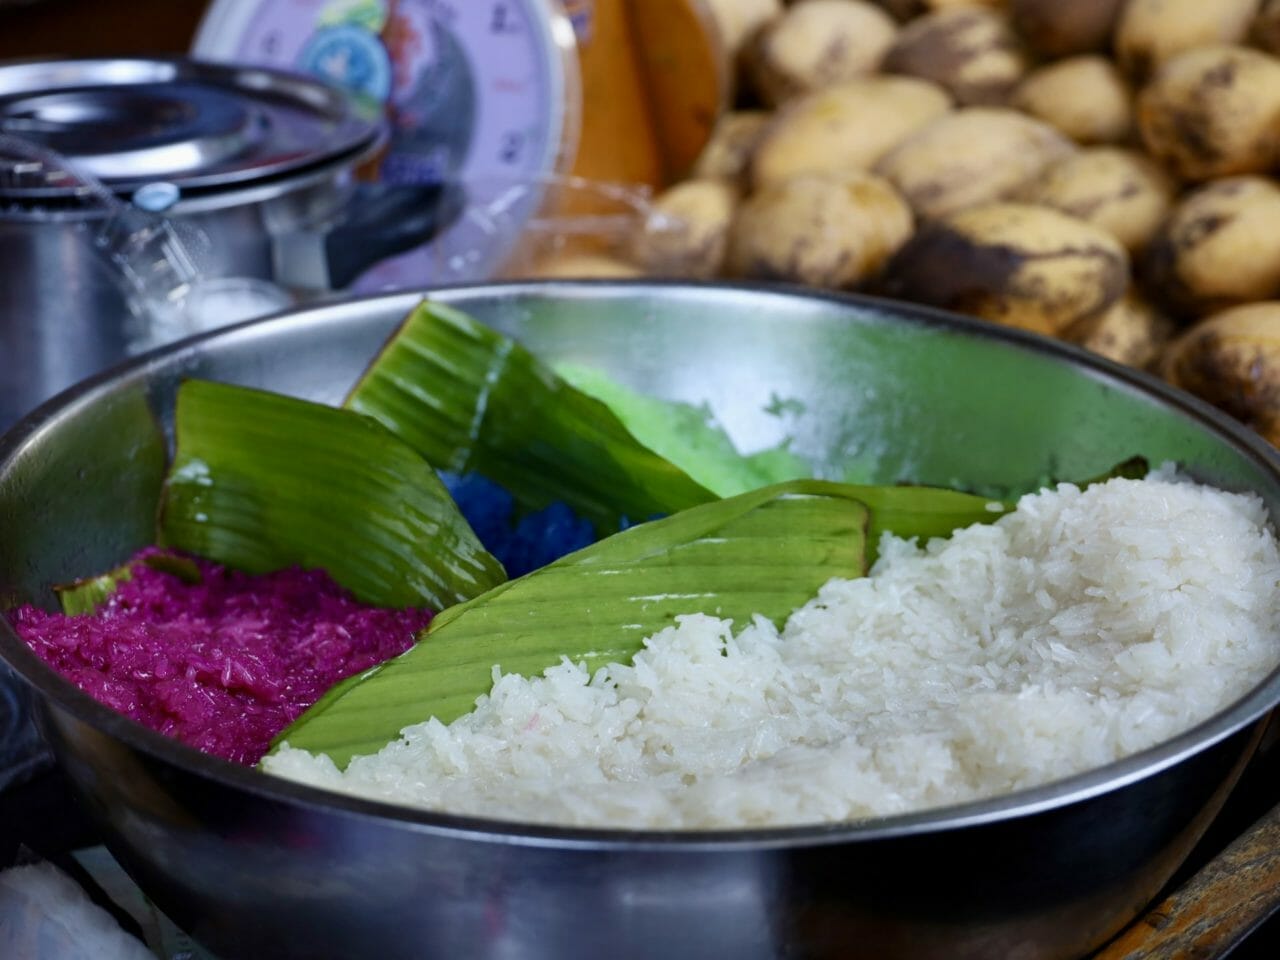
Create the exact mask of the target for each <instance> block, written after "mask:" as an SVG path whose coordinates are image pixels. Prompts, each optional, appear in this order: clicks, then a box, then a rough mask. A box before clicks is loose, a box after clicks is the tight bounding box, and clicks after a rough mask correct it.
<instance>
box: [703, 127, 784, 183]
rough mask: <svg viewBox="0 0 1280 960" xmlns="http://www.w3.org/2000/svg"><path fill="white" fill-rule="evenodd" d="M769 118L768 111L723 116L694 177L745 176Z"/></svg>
mask: <svg viewBox="0 0 1280 960" xmlns="http://www.w3.org/2000/svg"><path fill="white" fill-rule="evenodd" d="M769 117H770V114H769V113H768V112H767V111H764V110H737V111H729V112H728V113H725V114H723V115H722V116H721V117H720V119H719V120H717V121H716V125H715V127H714V128H713V129H712V131H711V139H709V140H708V141H707V145H706V146H705V147H703V148H702V153H701V154H700V155H699V157H698V159H697V162H696V163H694V165H693V176H694V177H698V178H707V177H723V178H725V179H728V180H737V179H740V178H741V177H743V176H744V175H745V174H746V172H747V164H748V161H749V160H750V159H751V154H752V153H753V152H755V149H756V143H757V142H758V141H759V139H760V134H761V133H762V132H763V131H764V128H765V125H766V124H767V123H768V122H769Z"/></svg>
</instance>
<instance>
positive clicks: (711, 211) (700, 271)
mask: <svg viewBox="0 0 1280 960" xmlns="http://www.w3.org/2000/svg"><path fill="white" fill-rule="evenodd" d="M737 204H738V190H737V188H736V187H735V186H734V185H733V184H732V183H731V182H729V181H728V180H719V179H702V180H685V181H683V182H682V183H677V184H675V185H674V186H671V187H668V188H667V189H666V190H664V191H663V192H662V193H661V194H659V195H658V196H657V197H656V198H655V199H654V201H653V209H652V212H651V213H650V215H649V217H648V222H647V223H646V224H645V229H644V230H642V231H641V233H640V235H639V236H638V237H637V238H636V240H635V243H634V246H633V251H632V259H634V260H635V262H636V263H638V264H639V265H640V266H641V267H643V268H644V270H645V272H646V273H647V274H649V275H651V276H662V277H690V278H693V279H697V280H709V279H711V278H712V277H715V276H716V275H717V274H719V273H720V271H721V269H722V267H723V266H724V258H725V251H726V249H727V247H728V242H729V224H730V223H732V221H733V213H734V210H735V209H736V207H737Z"/></svg>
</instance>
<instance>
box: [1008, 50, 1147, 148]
mask: <svg viewBox="0 0 1280 960" xmlns="http://www.w3.org/2000/svg"><path fill="white" fill-rule="evenodd" d="M1010 105H1011V106H1013V107H1016V108H1018V109H1019V110H1022V111H1024V112H1026V113H1029V114H1031V116H1033V117H1038V118H1039V119H1041V120H1043V121H1044V122H1045V123H1049V124H1052V125H1053V126H1054V127H1056V128H1057V129H1058V130H1061V131H1062V132H1063V133H1064V134H1066V135H1067V136H1068V137H1070V138H1071V139H1072V140H1074V141H1076V143H1084V144H1091V143H1120V142H1122V141H1124V140H1127V139H1128V138H1129V136H1130V134H1131V133H1132V132H1133V92H1132V91H1131V90H1130V89H1129V84H1128V83H1127V82H1126V81H1125V79H1124V77H1123V76H1122V75H1121V73H1120V71H1119V70H1118V69H1116V66H1115V64H1113V63H1112V62H1111V61H1110V60H1108V59H1106V57H1100V56H1097V55H1096V54H1089V55H1085V56H1079V57H1068V58H1066V59H1065V60H1059V61H1057V62H1056V63H1050V64H1046V65H1045V66H1043V67H1040V68H1038V69H1036V70H1033V71H1031V73H1029V74H1027V77H1026V79H1024V80H1023V81H1022V83H1020V84H1019V85H1018V88H1017V89H1016V90H1014V92H1013V96H1012V98H1011V100H1010Z"/></svg>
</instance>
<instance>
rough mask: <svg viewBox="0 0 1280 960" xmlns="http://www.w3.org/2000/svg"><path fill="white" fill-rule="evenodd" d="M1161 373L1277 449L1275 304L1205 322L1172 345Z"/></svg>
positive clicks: (1279, 325) (1279, 395) (1279, 340)
mask: <svg viewBox="0 0 1280 960" xmlns="http://www.w3.org/2000/svg"><path fill="white" fill-rule="evenodd" d="M1160 372H1161V374H1162V375H1163V376H1164V378H1165V379H1166V380H1168V381H1169V382H1170V383H1172V384H1173V385H1174V386H1176V387H1181V388H1182V389H1183V390H1187V391H1190V392H1191V393H1194V394H1195V395H1196V396H1198V397H1200V398H1201V399H1202V400H1206V401H1208V402H1209V403H1212V404H1214V405H1215V406H1217V407H1220V408H1221V409H1223V410H1225V411H1226V412H1227V413H1229V414H1231V415H1232V416H1233V417H1235V418H1236V419H1238V420H1242V421H1243V422H1245V423H1247V424H1249V425H1250V426H1252V427H1253V428H1254V429H1256V430H1257V431H1258V432H1259V433H1261V434H1262V435H1263V436H1264V437H1265V438H1266V439H1267V440H1269V441H1270V442H1271V443H1273V444H1276V445H1280V303H1277V302H1275V301H1263V302H1260V303H1250V304H1247V305H1245V306H1240V307H1234V308H1232V309H1230V310H1225V311H1223V312H1221V313H1218V314H1215V315H1213V316H1211V317H1208V318H1206V319H1205V320H1203V321H1202V322H1200V323H1197V324H1196V325H1195V326H1194V327H1192V328H1191V329H1189V330H1187V331H1186V332H1185V333H1183V334H1182V335H1181V336H1180V337H1179V338H1178V339H1177V340H1175V341H1174V342H1173V343H1171V344H1170V345H1169V347H1168V349H1167V350H1166V351H1165V354H1164V357H1163V360H1162V361H1161V367H1160Z"/></svg>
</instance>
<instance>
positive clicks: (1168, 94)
mask: <svg viewBox="0 0 1280 960" xmlns="http://www.w3.org/2000/svg"><path fill="white" fill-rule="evenodd" d="M1138 127H1139V129H1140V130H1141V132H1142V140H1143V143H1144V144H1145V145H1146V148H1147V151H1148V152H1149V153H1150V154H1151V155H1152V156H1153V157H1155V158H1156V159H1157V160H1159V161H1160V162H1162V163H1163V164H1165V166H1167V167H1168V168H1169V169H1170V170H1172V171H1173V172H1174V173H1176V174H1177V175H1178V176H1180V177H1182V178H1184V179H1186V180H1211V179H1215V178H1218V177H1228V176H1232V175H1234V174H1239V173H1262V172H1265V171H1268V170H1271V169H1272V168H1273V167H1274V166H1275V165H1276V162H1277V160H1278V159H1280V60H1277V59H1276V58H1275V57H1272V56H1269V55H1268V54H1265V53H1261V52H1260V51H1257V50H1249V49H1246V48H1244V47H1222V46H1220V47H1202V48H1200V49H1197V50H1191V51H1188V52H1187V53H1183V54H1179V55H1178V56H1176V57H1174V58H1173V59H1172V60H1170V61H1168V62H1167V63H1166V64H1165V65H1164V66H1163V67H1162V68H1161V69H1160V71H1159V73H1157V74H1156V76H1155V78H1154V79H1153V80H1152V81H1151V83H1149V84H1148V85H1147V87H1146V88H1145V89H1144V90H1143V91H1142V92H1141V93H1140V94H1139V96H1138Z"/></svg>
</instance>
